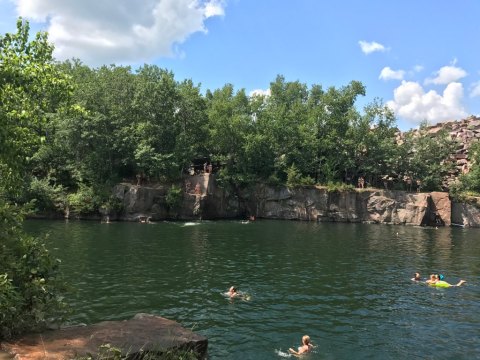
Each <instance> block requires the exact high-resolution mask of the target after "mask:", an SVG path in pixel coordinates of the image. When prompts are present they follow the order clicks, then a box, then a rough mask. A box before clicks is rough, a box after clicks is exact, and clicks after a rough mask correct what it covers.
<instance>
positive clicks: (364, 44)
mask: <svg viewBox="0 0 480 360" xmlns="http://www.w3.org/2000/svg"><path fill="white" fill-rule="evenodd" d="M358 44H359V45H360V48H361V49H362V51H363V53H364V54H367V55H368V54H370V53H373V52H375V51H386V50H387V49H386V48H385V46H383V45H382V44H379V43H377V42H375V41H372V42H368V41H363V40H361V41H359V42H358Z"/></svg>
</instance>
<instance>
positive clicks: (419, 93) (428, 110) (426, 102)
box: [387, 81, 467, 123]
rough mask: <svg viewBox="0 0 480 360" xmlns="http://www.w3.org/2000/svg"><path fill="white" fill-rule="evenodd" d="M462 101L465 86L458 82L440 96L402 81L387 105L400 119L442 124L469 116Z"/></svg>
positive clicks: (409, 82) (453, 83) (414, 83)
mask: <svg viewBox="0 0 480 360" xmlns="http://www.w3.org/2000/svg"><path fill="white" fill-rule="evenodd" d="M462 100H463V85H462V84H460V83H457V82H452V83H450V84H448V85H447V86H446V88H445V89H444V91H443V94H438V93H437V92H436V91H434V90H430V91H428V92H425V91H424V89H423V87H422V86H421V85H420V84H419V83H417V82H412V81H402V84H401V85H400V86H399V87H397V88H396V89H395V90H394V98H393V100H391V101H388V102H387V105H388V106H389V107H390V108H391V109H392V110H393V111H394V112H395V114H396V115H397V116H398V117H400V118H402V119H405V120H408V121H410V122H413V123H420V122H421V121H423V120H427V121H429V122H441V121H446V120H458V119H461V118H463V117H465V116H466V115H467V113H466V112H465V109H464V107H463V105H462Z"/></svg>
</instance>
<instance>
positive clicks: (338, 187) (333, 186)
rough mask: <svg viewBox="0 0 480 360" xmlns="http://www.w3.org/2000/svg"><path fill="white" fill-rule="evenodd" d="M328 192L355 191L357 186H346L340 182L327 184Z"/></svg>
mask: <svg viewBox="0 0 480 360" xmlns="http://www.w3.org/2000/svg"><path fill="white" fill-rule="evenodd" d="M327 191H328V192H336V191H341V192H343V191H355V186H353V185H352V184H345V183H339V182H331V181H329V182H328V183H327Z"/></svg>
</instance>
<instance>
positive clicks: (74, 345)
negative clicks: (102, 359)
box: [2, 314, 208, 360]
mask: <svg viewBox="0 0 480 360" xmlns="http://www.w3.org/2000/svg"><path fill="white" fill-rule="evenodd" d="M106 344H110V346H111V347H114V348H118V349H121V350H122V351H123V355H128V359H139V360H140V359H142V355H143V354H146V353H149V352H151V353H156V354H162V353H165V352H166V351H170V350H177V349H178V350H187V351H189V350H193V351H194V352H196V353H197V354H198V358H199V359H204V358H205V357H206V354H207V347H208V340H207V338H206V337H204V336H201V335H197V334H195V333H193V332H191V331H190V330H187V329H185V328H183V327H181V326H180V325H179V324H178V323H176V322H175V321H172V320H168V319H165V318H162V317H159V316H154V315H148V314H137V315H135V317H134V318H133V319H131V320H125V321H104V322H101V323H98V324H94V325H90V326H77V327H70V328H65V329H60V330H50V331H46V332H44V333H42V334H32V335H27V336H25V337H23V338H21V339H18V340H17V341H15V342H8V343H6V342H5V343H2V349H3V350H4V351H7V352H8V353H10V354H12V355H15V359H17V360H63V359H72V358H74V357H76V356H86V355H87V354H89V353H90V354H97V353H98V352H99V349H100V346H102V345H106Z"/></svg>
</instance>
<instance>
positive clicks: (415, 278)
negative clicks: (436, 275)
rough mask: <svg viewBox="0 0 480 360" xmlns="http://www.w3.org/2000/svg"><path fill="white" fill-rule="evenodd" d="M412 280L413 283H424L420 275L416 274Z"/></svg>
mask: <svg viewBox="0 0 480 360" xmlns="http://www.w3.org/2000/svg"><path fill="white" fill-rule="evenodd" d="M411 280H412V281H422V278H421V277H420V273H418V272H416V273H415V275H414V276H413V278H412V279H411Z"/></svg>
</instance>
